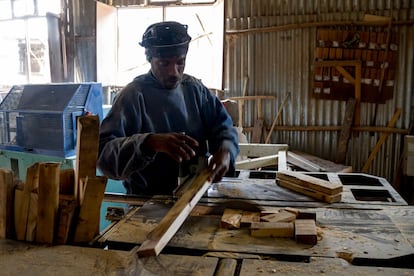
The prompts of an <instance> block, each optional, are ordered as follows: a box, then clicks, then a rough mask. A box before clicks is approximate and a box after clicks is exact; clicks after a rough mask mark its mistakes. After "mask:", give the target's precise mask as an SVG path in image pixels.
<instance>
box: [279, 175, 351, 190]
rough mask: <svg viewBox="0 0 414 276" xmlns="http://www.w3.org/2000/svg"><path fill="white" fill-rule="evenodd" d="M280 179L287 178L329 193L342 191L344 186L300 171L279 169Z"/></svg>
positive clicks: (298, 183) (295, 182)
mask: <svg viewBox="0 0 414 276" xmlns="http://www.w3.org/2000/svg"><path fill="white" fill-rule="evenodd" d="M276 177H277V179H278V180H287V181H289V182H291V183H294V184H297V185H300V186H303V187H306V188H309V189H313V190H315V191H319V192H322V193H325V194H328V195H335V194H337V193H340V192H342V190H343V186H342V184H341V183H339V182H335V183H334V182H330V181H326V180H323V179H320V178H317V177H313V176H310V175H306V174H304V173H300V172H292V171H283V172H282V171H279V172H277V174H276Z"/></svg>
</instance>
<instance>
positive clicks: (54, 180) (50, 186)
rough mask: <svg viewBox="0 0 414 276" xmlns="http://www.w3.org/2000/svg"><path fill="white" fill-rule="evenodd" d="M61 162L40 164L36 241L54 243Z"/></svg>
mask: <svg viewBox="0 0 414 276" xmlns="http://www.w3.org/2000/svg"><path fill="white" fill-rule="evenodd" d="M59 178H60V163H57V162H46V163H40V165H39V198H38V218H37V230H36V241H37V242H39V243H48V244H52V243H53V241H54V234H55V232H54V231H55V227H56V221H57V215H58V210H59Z"/></svg>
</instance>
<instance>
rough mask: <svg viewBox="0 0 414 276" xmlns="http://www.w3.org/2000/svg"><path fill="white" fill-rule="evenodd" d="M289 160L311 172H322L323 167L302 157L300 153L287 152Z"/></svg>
mask: <svg viewBox="0 0 414 276" xmlns="http://www.w3.org/2000/svg"><path fill="white" fill-rule="evenodd" d="M287 161H288V162H289V163H291V164H293V165H295V166H298V167H299V168H302V169H304V170H306V171H309V172H321V171H323V168H322V167H320V166H319V165H318V164H315V163H313V162H311V161H309V160H307V159H306V158H304V157H302V156H301V155H299V154H296V153H294V152H291V151H289V152H288V153H287Z"/></svg>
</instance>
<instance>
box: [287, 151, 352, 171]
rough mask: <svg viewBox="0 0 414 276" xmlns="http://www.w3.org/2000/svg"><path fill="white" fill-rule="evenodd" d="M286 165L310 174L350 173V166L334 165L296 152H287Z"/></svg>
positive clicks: (310, 155)
mask: <svg viewBox="0 0 414 276" xmlns="http://www.w3.org/2000/svg"><path fill="white" fill-rule="evenodd" d="M288 163H290V164H293V165H295V166H298V167H299V168H301V169H303V170H305V171H310V172H341V173H350V172H352V167H351V166H344V165H342V164H336V163H334V162H332V161H330V160H326V159H322V158H320V157H318V156H315V155H312V154H309V153H305V152H301V151H297V150H295V151H289V152H288Z"/></svg>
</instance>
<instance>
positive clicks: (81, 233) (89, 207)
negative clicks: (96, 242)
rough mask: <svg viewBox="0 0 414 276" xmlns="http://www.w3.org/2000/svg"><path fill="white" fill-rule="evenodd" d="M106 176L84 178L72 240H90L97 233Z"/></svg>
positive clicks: (82, 241)
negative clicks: (83, 187) (83, 190)
mask: <svg viewBox="0 0 414 276" xmlns="http://www.w3.org/2000/svg"><path fill="white" fill-rule="evenodd" d="M107 181H108V178H107V177H105V176H92V177H88V178H87V180H86V188H85V194H84V196H83V201H82V203H81V207H80V211H79V217H78V222H77V225H76V230H75V236H74V239H73V241H74V242H76V243H86V242H90V241H91V240H92V239H93V238H94V237H95V236H96V235H97V234H99V222H100V209H101V204H102V200H103V198H104V194H105V188H106V183H107Z"/></svg>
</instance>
